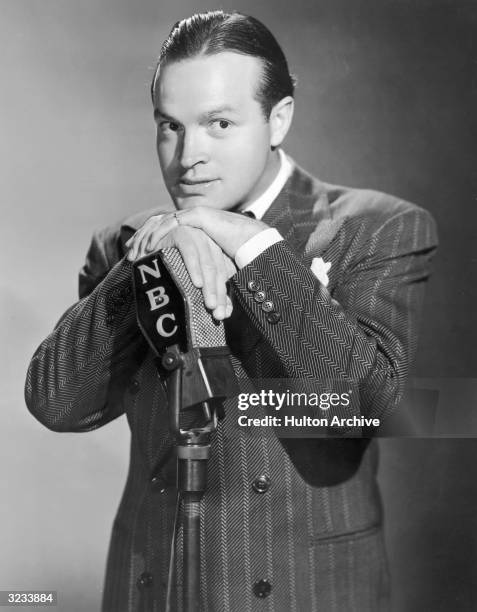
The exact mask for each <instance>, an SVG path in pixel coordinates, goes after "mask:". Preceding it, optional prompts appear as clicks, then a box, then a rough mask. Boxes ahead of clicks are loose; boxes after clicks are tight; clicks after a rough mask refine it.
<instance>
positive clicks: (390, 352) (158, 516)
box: [26, 167, 437, 612]
mask: <svg viewBox="0 0 477 612" xmlns="http://www.w3.org/2000/svg"><path fill="white" fill-rule="evenodd" d="M151 214H152V211H150V212H149V213H145V214H143V215H137V216H135V217H132V218H130V219H128V220H127V221H125V222H123V223H121V224H118V225H116V226H114V227H110V228H108V229H106V230H104V231H101V232H99V233H97V234H95V236H94V238H93V241H92V244H91V247H90V249H89V252H88V255H87V260H86V264H85V266H84V268H83V269H82V271H81V273H80V298H81V299H80V301H79V302H78V303H77V304H76V305H74V306H73V307H72V308H71V309H70V310H69V311H68V312H67V313H66V314H65V315H64V316H63V318H62V320H61V321H60V323H59V324H58V325H57V327H56V328H55V330H54V331H53V332H52V334H51V335H50V336H48V337H47V338H46V340H45V341H44V342H43V343H42V344H41V345H40V347H39V348H38V350H37V351H36V353H35V355H34V357H33V359H32V362H31V365H30V368H29V371H28V377H27V382H26V401H27V404H28V407H29V409H30V411H31V412H32V413H33V414H34V415H35V416H36V417H37V418H38V419H39V420H40V421H41V422H42V423H44V424H45V425H46V426H47V427H49V428H50V429H53V430H56V431H88V430H91V429H95V428H97V427H100V426H102V425H104V424H106V423H108V422H109V421H111V420H112V419H114V418H116V417H118V416H119V415H121V414H123V413H125V414H126V415H127V418H128V421H129V425H130V428H131V451H130V453H131V455H130V468H129V474H128V478H127V483H126V487H125V490H124V494H123V497H122V500H121V503H120V506H119V510H118V513H117V516H116V519H115V521H114V526H113V532H112V538H111V544H110V550H109V558H108V565H107V573H106V583H105V590H104V598H103V610H104V611H110V612H122V611H124V612H133V611H140V610H142V611H145V612H149V611H151V612H156V611H160V610H163V609H164V601H165V588H166V583H167V575H168V560H169V551H170V544H171V534H172V523H173V517H174V502H175V487H174V458H173V456H172V452H171V448H172V445H171V439H170V436H169V433H168V426H167V423H168V420H167V405H166V401H165V393H164V388H163V385H162V383H161V381H160V379H159V378H158V376H157V373H156V372H157V370H156V367H155V364H154V360H153V355H152V354H151V352H150V350H149V349H148V347H147V345H146V343H145V341H144V340H143V338H142V337H141V334H140V332H139V330H138V327H137V324H136V320H135V309H134V304H133V300H132V293H131V264H130V263H129V262H128V261H127V260H126V259H125V258H124V253H125V242H126V241H127V240H128V238H129V237H130V236H131V235H132V234H133V233H134V231H135V230H136V229H138V227H140V225H141V224H142V223H143V221H144V220H145V219H146V218H147V217H148V216H149V215H151ZM264 221H265V222H266V223H268V224H269V225H270V226H273V227H276V228H278V230H279V231H280V232H281V234H282V235H283V237H284V238H285V240H284V241H283V242H280V243H277V244H275V245H273V246H271V247H270V248H268V249H266V250H265V251H264V252H263V253H262V254H261V255H259V256H258V257H257V258H256V259H255V260H254V261H253V262H252V263H250V264H249V265H247V266H245V267H244V268H243V269H242V270H240V271H238V272H237V273H236V274H235V276H234V277H233V278H232V279H231V285H232V293H233V303H234V312H233V315H232V317H231V319H230V320H228V321H227V322H226V331H227V338H228V342H229V344H230V347H231V349H232V354H233V362H234V367H235V369H236V372H237V375H238V376H239V377H240V378H242V379H244V378H283V377H287V378H290V379H293V378H298V379H312V380H323V379H328V380H338V379H339V380H346V381H350V382H352V383H353V384H356V385H357V388H358V390H359V397H360V404H359V411H360V412H361V414H363V415H366V416H376V417H382V416H384V415H385V414H387V413H389V412H390V411H392V410H393V408H394V407H395V406H396V405H397V404H398V402H399V399H400V396H401V393H402V390H403V383H404V380H405V377H406V373H407V370H408V366H409V363H410V360H411V358H412V355H413V352H414V349H415V343H416V338H417V323H418V318H419V312H420V307H421V303H422V297H423V289H424V285H425V281H426V280H427V278H428V276H429V261H430V258H431V256H432V254H433V252H434V250H435V247H436V242H437V240H436V232H435V226H434V223H433V221H432V218H431V217H430V215H429V214H428V213H427V212H425V211H424V210H422V209H421V208H418V207H416V206H414V205H412V204H409V203H407V202H403V201H400V200H398V199H395V198H393V197H391V196H387V195H384V194H382V193H378V192H374V191H366V190H354V189H347V188H343V187H337V186H331V185H327V184H324V183H322V182H320V181H318V180H316V179H314V178H313V177H311V176H309V175H308V174H306V173H305V172H304V171H302V170H301V169H299V168H298V167H294V170H293V173H292V175H291V177H290V179H289V180H288V182H287V184H286V185H285V187H284V189H283V190H282V192H281V193H280V194H279V196H278V197H277V199H276V200H275V202H274V203H273V204H272V206H271V207H270V209H269V210H268V211H267V213H266V215H265V217H264ZM315 257H322V258H323V259H324V260H326V261H328V262H331V264H332V265H331V269H330V271H329V285H328V287H327V288H325V287H324V286H323V285H322V284H321V283H320V281H319V280H318V279H317V278H316V277H315V275H314V274H313V273H312V272H311V271H310V265H311V262H312V260H313V258H315ZM250 281H255V282H256V283H257V284H258V285H260V286H261V287H262V288H263V290H264V291H265V293H266V296H267V299H268V300H271V301H272V302H273V304H274V309H275V311H276V312H277V313H278V315H279V316H278V317H269V316H267V312H265V311H264V310H263V309H262V307H261V303H260V302H257V301H256V300H255V299H254V292H253V291H252V290H251V289H250V287H251V285H250ZM236 417H237V412H236V406H234V405H233V404H230V405H229V406H227V407H226V410H225V417H224V418H223V419H222V420H221V421H220V423H219V427H218V430H217V432H216V433H215V434H214V436H213V439H212V457H211V459H210V462H209V469H208V490H207V492H206V495H205V497H204V500H203V503H202V506H203V508H202V511H203V517H202V518H203V538H202V544H203V555H202V562H201V576H202V587H201V588H202V593H201V607H202V609H203V610H204V611H206V612H229V611H230V612H252V611H253V612H255V611H257V612H258V611H262V610H266V611H267V612H289V611H295V612H317V611H324V612H331V611H337V612H343V611H347V610H353V611H363V612H371V611H373V610H382V609H386V605H387V602H388V595H389V583H388V575H387V568H386V563H385V553H384V548H383V542H382V532H381V528H380V527H381V519H382V517H381V507H380V498H379V493H378V489H377V485H376V480H375V475H376V461H377V456H376V447H375V444H374V442H371V444H368V442H369V440H367V439H345V438H341V439H329V440H323V439H321V440H310V441H304V440H299V441H298V442H297V441H296V440H295V441H294V440H282V439H279V438H278V437H277V436H276V435H275V432H274V430H273V428H270V427H263V428H260V427H248V428H244V427H240V426H238V423H237V418H236ZM180 562H181V535H180V533H179V542H178V555H177V563H178V566H179V567H180ZM176 583H177V584H176V597H175V599H176V603H177V606H178V609H180V591H181V589H180V584H181V573H180V569H178V570H177V575H176Z"/></svg>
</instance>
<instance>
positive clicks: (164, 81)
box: [154, 52, 262, 114]
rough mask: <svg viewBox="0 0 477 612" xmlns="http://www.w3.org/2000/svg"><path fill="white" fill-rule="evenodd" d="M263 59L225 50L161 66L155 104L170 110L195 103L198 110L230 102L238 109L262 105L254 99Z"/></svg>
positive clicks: (188, 107) (230, 104)
mask: <svg viewBox="0 0 477 612" xmlns="http://www.w3.org/2000/svg"><path fill="white" fill-rule="evenodd" d="M261 74H262V63H261V60H260V59H258V58H256V57H252V56H250V55H242V54H240V53H233V52H222V53H217V54H216V55H199V56H196V57H193V58H190V59H185V60H181V61H178V62H171V63H170V64H166V65H165V66H163V67H161V70H160V72H159V78H158V79H157V81H156V83H155V87H154V106H155V108H158V109H159V110H160V111H162V112H165V113H167V114H172V112H177V111H180V110H184V111H187V110H188V109H191V108H192V107H193V108H194V109H195V110H196V111H197V112H204V111H208V110H211V108H212V107H215V106H218V107H223V106H229V107H234V108H236V110H237V111H244V110H247V108H248V107H255V105H256V106H257V108H258V109H259V108H260V105H259V103H258V102H257V100H256V99H255V94H256V91H257V87H258V83H259V80H260V78H261Z"/></svg>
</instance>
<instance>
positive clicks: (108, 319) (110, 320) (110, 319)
mask: <svg viewBox="0 0 477 612" xmlns="http://www.w3.org/2000/svg"><path fill="white" fill-rule="evenodd" d="M106 323H107V324H108V325H112V324H113V323H114V315H113V314H108V316H107V317H106Z"/></svg>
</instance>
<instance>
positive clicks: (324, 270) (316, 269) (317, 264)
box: [310, 257, 331, 287]
mask: <svg viewBox="0 0 477 612" xmlns="http://www.w3.org/2000/svg"><path fill="white" fill-rule="evenodd" d="M330 268H331V261H326V262H325V261H323V259H322V258H321V257H314V258H313V261H312V262H311V267H310V270H311V271H312V272H313V274H314V275H315V276H316V278H317V279H318V280H319V281H320V283H321V284H322V285H324V286H325V287H327V286H328V283H329V281H330V279H329V278H328V272H329V270H330Z"/></svg>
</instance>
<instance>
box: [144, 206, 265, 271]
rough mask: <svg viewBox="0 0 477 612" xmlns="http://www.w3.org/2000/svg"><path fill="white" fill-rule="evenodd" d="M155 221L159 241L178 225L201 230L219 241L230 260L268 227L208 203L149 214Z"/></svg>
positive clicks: (156, 236) (156, 237) (154, 231)
mask: <svg viewBox="0 0 477 612" xmlns="http://www.w3.org/2000/svg"><path fill="white" fill-rule="evenodd" d="M152 219H156V221H155V222H154V229H153V233H154V238H153V239H151V240H154V241H158V240H161V239H162V238H163V237H164V236H165V235H166V234H167V233H168V232H170V231H171V229H172V228H174V227H176V226H177V225H180V226H189V227H195V228H197V229H201V230H202V231H204V232H205V233H206V234H207V235H208V236H210V238H212V240H213V241H214V242H215V243H216V244H218V246H219V247H220V248H221V249H222V251H223V252H224V253H226V254H227V255H228V256H229V257H231V258H232V259H233V258H234V257H235V254H236V253H237V251H238V249H239V248H240V247H241V246H242V244H244V243H245V242H247V240H249V239H250V238H252V237H253V236H255V235H256V234H258V233H260V232H261V231H263V230H264V229H268V227H269V226H268V225H266V224H265V223H263V222H262V221H259V220H257V219H251V218H250V217H247V216H246V215H240V214H237V213H232V212H229V211H226V210H216V209H215V208H210V207H208V206H196V207H195V208H190V209H187V210H180V211H177V212H176V213H169V214H165V215H157V216H156V217H152Z"/></svg>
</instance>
